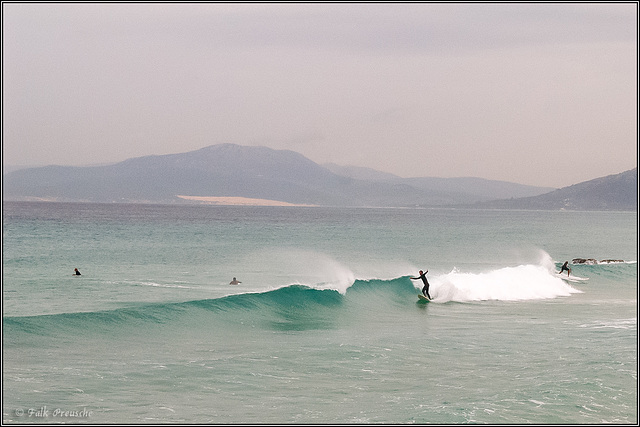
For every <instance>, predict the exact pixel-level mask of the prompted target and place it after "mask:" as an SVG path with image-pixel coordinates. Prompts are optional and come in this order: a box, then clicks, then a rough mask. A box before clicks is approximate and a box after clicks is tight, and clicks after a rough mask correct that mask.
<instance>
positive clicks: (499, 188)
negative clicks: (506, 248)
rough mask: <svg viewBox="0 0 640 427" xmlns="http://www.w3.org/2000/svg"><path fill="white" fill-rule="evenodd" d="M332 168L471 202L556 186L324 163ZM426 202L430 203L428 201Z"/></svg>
mask: <svg viewBox="0 0 640 427" xmlns="http://www.w3.org/2000/svg"><path fill="white" fill-rule="evenodd" d="M324 167H325V168H327V169H329V170H330V171H332V172H334V173H336V174H338V175H342V176H346V177H349V178H354V179H361V180H367V181H376V182H387V183H392V184H404V185H409V186H411V187H413V188H417V189H422V190H426V191H431V192H438V193H445V194H448V197H450V198H452V199H456V200H455V202H452V203H472V202H477V201H485V200H494V199H504V198H512V197H530V196H537V195H540V194H544V193H548V192H550V191H553V190H555V188H551V187H535V186H531V185H522V184H515V183H513V182H506V181H495V180H489V179H484V178H472V177H463V178H435V177H424V178H400V177H399V176H397V175H393V174H390V173H386V172H380V171H377V170H375V169H370V168H365V167H358V166H340V165H336V164H333V163H328V164H325V165H324ZM427 204H430V203H429V202H427Z"/></svg>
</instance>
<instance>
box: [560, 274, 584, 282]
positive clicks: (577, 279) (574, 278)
mask: <svg viewBox="0 0 640 427" xmlns="http://www.w3.org/2000/svg"><path fill="white" fill-rule="evenodd" d="M560 278H561V279H562V280H565V281H567V282H573V283H579V282H586V281H587V280H589V278H588V277H579V276H569V277H567V276H566V275H560Z"/></svg>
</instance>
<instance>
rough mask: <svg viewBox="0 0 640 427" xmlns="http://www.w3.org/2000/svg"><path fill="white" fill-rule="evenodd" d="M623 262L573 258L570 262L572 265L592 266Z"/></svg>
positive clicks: (620, 260) (619, 260) (620, 261)
mask: <svg viewBox="0 0 640 427" xmlns="http://www.w3.org/2000/svg"><path fill="white" fill-rule="evenodd" d="M623 262H624V260H622V259H603V260H602V261H598V260H596V259H593V258H574V259H573V260H572V261H571V263H572V264H588V265H594V264H621V263H623Z"/></svg>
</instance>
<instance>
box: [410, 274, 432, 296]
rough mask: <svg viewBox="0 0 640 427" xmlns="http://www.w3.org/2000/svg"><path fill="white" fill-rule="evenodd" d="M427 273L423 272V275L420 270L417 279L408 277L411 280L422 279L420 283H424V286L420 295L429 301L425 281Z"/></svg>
mask: <svg viewBox="0 0 640 427" xmlns="http://www.w3.org/2000/svg"><path fill="white" fill-rule="evenodd" d="M428 272H429V270H427V271H425V272H424V273H423V272H422V270H420V275H419V276H418V277H410V279H411V280H418V279H422V283H424V286H423V287H422V294H423V295H424V296H425V297H427V298H429V299H431V295H429V281H428V280H427V273H428Z"/></svg>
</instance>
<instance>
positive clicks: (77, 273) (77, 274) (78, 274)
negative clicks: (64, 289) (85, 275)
mask: <svg viewBox="0 0 640 427" xmlns="http://www.w3.org/2000/svg"><path fill="white" fill-rule="evenodd" d="M75 272H76V276H81V274H80V272H79V271H78V269H77V268H76V269H75Z"/></svg>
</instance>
